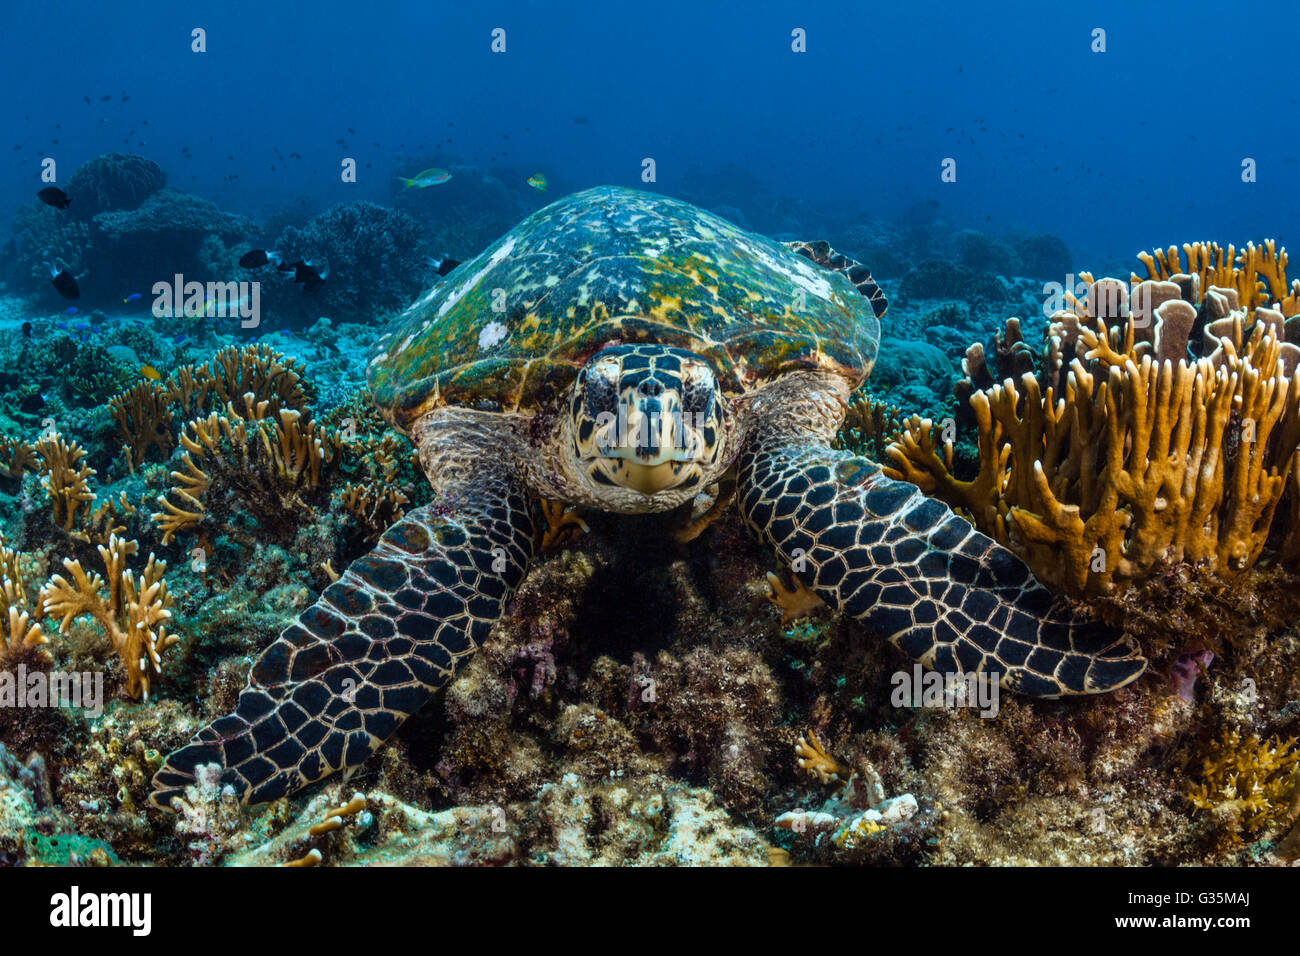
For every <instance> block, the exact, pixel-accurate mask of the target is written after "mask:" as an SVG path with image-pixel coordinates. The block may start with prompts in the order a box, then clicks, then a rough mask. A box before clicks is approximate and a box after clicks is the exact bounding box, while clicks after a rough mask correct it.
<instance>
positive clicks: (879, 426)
mask: <svg viewBox="0 0 1300 956" xmlns="http://www.w3.org/2000/svg"><path fill="white" fill-rule="evenodd" d="M860 395H861V393H858V394H855V395H854V396H853V400H852V401H851V402H850V403H849V407H848V410H847V411H846V412H845V415H844V424H843V425H841V426H840V431H839V434H838V435H836V436H835V447H836V448H847V449H849V450H851V451H855V452H859V453H861V454H866V455H870V456H871V457H872V458H875V459H877V460H879V459H881V458H883V457H884V455H885V449H886V448H887V447H889V443H890V442H892V441H894V440H896V439H897V438H898V435H899V433H900V432H901V431H902V430H903V415H902V412H900V411H899V410H898V409H897V408H896V407H895V406H893V405H886V404H885V403H883V402H875V401H872V400H871V399H869V398H865V397H859V396H860Z"/></svg>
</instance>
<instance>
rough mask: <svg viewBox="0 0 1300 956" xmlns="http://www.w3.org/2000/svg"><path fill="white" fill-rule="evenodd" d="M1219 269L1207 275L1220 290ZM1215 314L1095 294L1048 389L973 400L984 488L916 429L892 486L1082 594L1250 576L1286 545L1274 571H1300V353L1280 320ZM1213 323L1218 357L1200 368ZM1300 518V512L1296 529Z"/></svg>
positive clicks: (1211, 309)
mask: <svg viewBox="0 0 1300 956" xmlns="http://www.w3.org/2000/svg"><path fill="white" fill-rule="evenodd" d="M1266 251H1267V256H1265V257H1262V258H1261V257H1259V256H1255V254H1254V253H1253V252H1252V253H1250V254H1249V255H1248V256H1247V261H1248V262H1251V263H1256V262H1260V263H1263V265H1260V268H1267V267H1268V266H1267V264H1268V263H1271V262H1276V263H1278V265H1277V269H1278V271H1279V273H1280V270H1281V269H1282V267H1283V266H1284V264H1285V253H1284V252H1283V253H1281V254H1280V255H1279V256H1278V257H1277V258H1276V259H1274V258H1272V247H1271V245H1270V246H1269V247H1267V250H1266ZM1160 261H1161V262H1166V261H1167V260H1166V259H1161V260H1160ZM1206 261H1210V260H1206ZM1219 261H1221V260H1218V259H1215V260H1213V261H1212V262H1210V265H1205V270H1206V272H1205V274H1206V275H1208V276H1211V277H1214V276H1218V275H1220V273H1219V272H1216V271H1215V269H1217V268H1218V266H1214V265H1213V262H1219ZM1202 264H1203V265H1204V262H1203V263H1202ZM1182 278H1186V276H1183V277H1182ZM1193 284H1194V283H1193ZM1200 304H1201V308H1200V309H1199V310H1198V309H1196V308H1194V307H1193V306H1192V304H1191V303H1190V302H1189V301H1188V300H1187V296H1186V295H1185V290H1183V289H1182V288H1181V287H1180V286H1179V285H1178V284H1177V283H1174V282H1163V281H1161V282H1155V281H1147V282H1142V283H1140V284H1139V285H1138V286H1137V287H1136V288H1135V289H1134V291H1133V298H1132V308H1131V310H1130V308H1129V305H1130V301H1129V298H1128V290H1127V288H1126V287H1125V285H1124V284H1123V283H1121V282H1118V281H1117V280H1113V279H1101V280H1097V281H1096V282H1091V283H1090V284H1089V295H1088V299H1087V301H1086V302H1082V303H1076V309H1075V310H1074V311H1063V312H1060V313H1058V314H1057V315H1056V316H1054V317H1053V321H1052V325H1051V329H1050V334H1049V345H1048V348H1047V350H1046V352H1047V355H1046V358H1047V362H1046V368H1045V369H1044V372H1043V378H1044V379H1045V380H1046V382H1047V385H1046V387H1044V385H1043V383H1042V382H1040V380H1039V379H1038V378H1036V377H1035V376H1034V375H1033V374H1028V373H1026V374H1024V375H1022V376H1021V378H1020V381H1019V383H1017V382H1015V381H1014V380H1012V379H1010V378H1008V379H1006V380H1005V381H1004V382H1003V383H1002V384H1000V385H991V386H989V387H986V388H982V389H978V390H975V391H973V393H972V394H971V398H970V404H971V407H972V409H973V412H974V416H975V421H976V428H977V430H978V435H979V438H978V441H979V452H980V463H979V472H978V474H977V475H976V476H975V477H974V478H973V479H971V480H960V479H958V478H957V477H956V476H954V474H953V449H952V443H951V442H947V443H946V444H945V445H944V446H943V448H942V454H941V453H940V446H938V445H937V444H936V442H935V440H934V436H933V434H932V425H931V423H929V422H928V421H926V422H923V421H918V420H913V421H912V422H910V423H909V425H908V428H907V430H906V431H905V433H904V434H903V435H902V436H901V437H900V438H899V440H898V441H896V442H895V443H894V444H893V445H891V446H890V448H889V449H888V452H887V454H888V457H889V459H890V462H891V465H892V467H890V468H888V469H887V472H888V473H890V474H891V475H892V476H893V477H897V478H903V479H905V480H908V481H912V482H914V483H916V484H918V485H919V486H920V487H921V488H922V489H924V490H926V491H927V492H931V493H934V494H936V495H938V496H939V497H941V498H943V499H944V500H946V501H948V502H949V503H950V504H952V505H954V506H957V507H963V508H965V509H966V510H967V511H968V512H969V513H970V515H971V516H972V519H973V520H974V522H975V524H976V525H977V527H979V528H980V530H981V531H984V532H985V533H986V534H989V535H991V536H992V537H994V538H996V539H998V540H999V541H1002V542H1003V543H1007V544H1009V545H1010V546H1012V547H1013V548H1015V549H1016V550H1017V551H1018V552H1019V553H1020V554H1021V556H1022V557H1024V558H1025V560H1026V561H1027V562H1028V563H1029V565H1030V566H1031V567H1032V568H1033V570H1034V572H1035V573H1036V574H1037V575H1038V576H1039V577H1040V578H1042V579H1043V580H1045V581H1047V582H1049V583H1052V584H1055V585H1057V586H1059V587H1062V588H1064V589H1066V590H1068V591H1070V592H1072V593H1076V594H1078V593H1084V592H1096V591H1104V590H1107V589H1109V588H1110V587H1111V586H1112V585H1114V584H1117V583H1118V584H1127V583H1129V582H1132V581H1134V580H1138V579H1140V578H1142V577H1145V576H1146V575H1148V574H1149V573H1151V571H1152V570H1153V569H1154V568H1156V567H1158V566H1159V565H1161V564H1162V563H1165V562H1178V561H1188V562H1192V563H1197V564H1201V565H1203V566H1208V567H1211V568H1215V569H1217V570H1220V571H1224V572H1236V571H1240V570H1242V569H1244V568H1247V567H1250V566H1252V565H1254V564H1255V563H1256V562H1257V561H1259V560H1260V558H1261V556H1262V555H1263V554H1264V551H1265V548H1266V546H1267V545H1268V544H1269V541H1270V534H1271V533H1273V534H1274V535H1275V537H1274V539H1273V540H1274V550H1273V552H1272V557H1273V558H1274V559H1277V560H1282V559H1287V560H1293V559H1294V558H1295V557H1296V552H1297V551H1300V546H1298V545H1297V543H1296V529H1295V526H1294V524H1289V525H1286V526H1285V527H1277V528H1275V527H1274V516H1275V514H1276V513H1277V512H1278V509H1279V505H1280V504H1281V503H1282V502H1283V499H1284V496H1285V493H1286V489H1287V487H1288V482H1290V483H1291V485H1292V486H1295V484H1296V482H1297V481H1300V479H1298V478H1297V477H1296V467H1297V457H1298V456H1297V455H1296V449H1297V445H1300V371H1297V366H1300V349H1298V348H1297V347H1296V346H1294V345H1292V344H1290V343H1285V342H1283V341H1281V337H1282V335H1283V334H1284V325H1283V323H1284V319H1283V316H1282V315H1281V314H1280V313H1279V312H1277V311H1276V310H1272V309H1268V308H1265V307H1264V306H1262V305H1261V306H1258V307H1256V308H1255V309H1254V311H1253V312H1247V310H1245V309H1243V308H1242V307H1241V306H1240V304H1239V299H1238V293H1237V290H1236V289H1235V288H1217V287H1211V288H1210V289H1207V290H1205V291H1204V293H1203V294H1202V296H1201V300H1200ZM1198 322H1200V323H1202V325H1203V330H1202V337H1203V340H1204V344H1203V345H1201V346H1200V350H1201V351H1203V352H1206V353H1209V354H1207V355H1206V357H1202V358H1199V359H1196V360H1195V361H1190V360H1188V359H1187V358H1185V356H1186V353H1187V349H1188V345H1189V341H1190V342H1191V344H1192V345H1193V347H1194V348H1195V347H1196V346H1197V343H1196V342H1195V341H1194V336H1193V334H1192V333H1193V332H1194V330H1195V327H1196V325H1197V323H1198ZM1067 363H1068V364H1067ZM1295 509H1296V503H1295V501H1294V496H1292V499H1291V501H1290V504H1289V506H1288V507H1287V508H1285V509H1283V512H1282V513H1283V514H1285V515H1287V516H1288V518H1293V517H1294V512H1295ZM1279 540H1280V541H1281V545H1280V546H1279V545H1278V543H1277V542H1278V541H1279Z"/></svg>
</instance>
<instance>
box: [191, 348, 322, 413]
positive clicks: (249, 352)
mask: <svg viewBox="0 0 1300 956" xmlns="http://www.w3.org/2000/svg"><path fill="white" fill-rule="evenodd" d="M167 390H168V397H169V399H170V401H172V402H174V403H175V404H176V405H179V406H180V409H181V413H182V414H183V415H186V416H189V415H202V414H203V413H205V412H209V411H214V410H216V411H219V410H220V409H223V408H225V407H226V406H227V405H229V404H231V403H232V402H233V403H239V402H242V401H243V399H244V396H245V395H251V396H252V399H253V404H254V405H259V404H261V403H262V402H266V403H267V408H268V409H269V410H270V411H271V413H272V414H277V415H278V414H279V412H280V410H281V409H282V408H291V409H298V410H302V409H303V408H305V407H306V405H307V393H306V391H305V390H304V389H303V383H302V370H301V368H300V367H299V366H298V364H297V363H296V362H295V361H294V360H293V359H291V358H285V357H284V356H282V355H280V354H279V353H278V352H276V351H275V350H273V349H272V348H271V347H270V346H267V345H247V346H245V347H243V348H239V347H238V346H233V345H232V346H230V347H228V348H224V349H222V350H221V351H219V352H218V353H217V354H216V355H214V356H213V357H212V360H211V361H210V362H208V363H206V364H203V365H186V366H182V367H181V368H179V369H177V370H176V372H175V373H174V374H173V375H172V377H171V378H170V379H169V380H168V384H167Z"/></svg>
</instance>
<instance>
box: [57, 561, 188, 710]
mask: <svg viewBox="0 0 1300 956" xmlns="http://www.w3.org/2000/svg"><path fill="white" fill-rule="evenodd" d="M138 550H139V544H137V543H136V542H135V541H126V540H123V539H122V538H119V537H118V536H117V535H113V536H112V537H111V538H109V542H108V545H107V546H105V545H100V546H99V555H100V557H101V558H102V559H103V561H104V569H105V573H106V574H107V575H108V595H107V596H105V595H104V594H103V593H102V592H103V588H104V583H105V581H104V578H103V577H101V576H100V575H99V574H94V575H91V576H87V575H86V572H85V571H84V570H83V569H82V567H81V563H80V562H78V561H73V560H71V559H64V562H63V567H64V568H65V569H66V570H67V572H68V574H69V575H70V576H71V578H72V580H71V581H69V580H68V579H67V578H65V577H63V576H62V575H60V574H56V575H54V576H53V577H51V578H50V580H49V582H48V583H47V584H46V585H45V587H44V588H43V589H42V590H41V598H40V600H41V607H42V610H43V611H44V613H45V614H48V615H51V616H53V617H61V618H62V621H60V622H59V633H61V634H66V633H68V628H69V626H70V625H71V623H72V620H73V618H75V617H78V616H80V615H82V614H88V615H90V616H91V617H93V618H94V619H95V621H96V622H97V623H98V624H99V626H100V627H102V628H103V629H104V633H105V635H107V637H108V639H109V642H110V643H111V644H112V646H113V649H114V650H115V651H117V654H118V656H119V657H120V658H121V660H122V666H123V668H124V669H125V671H126V693H127V695H128V696H130V697H133V698H137V699H140V698H147V697H148V696H149V688H150V686H151V684H152V682H153V680H154V679H155V678H157V677H159V676H160V675H161V672H162V652H163V651H165V650H166V649H167V648H169V647H171V646H172V645H173V644H175V643H176V642H177V641H178V640H179V638H177V637H176V636H175V635H174V634H168V633H167V630H166V626H165V625H166V622H167V621H168V620H170V618H171V616H172V612H171V611H170V610H169V608H170V607H171V603H172V598H171V595H170V594H168V593H167V583H166V582H165V581H164V580H163V572H164V571H166V570H167V562H165V561H156V560H155V559H154V556H153V555H152V554H151V555H149V560H148V562H147V563H146V564H145V567H144V571H143V572H142V573H141V574H140V576H139V577H138V578H137V577H136V576H135V574H134V573H133V572H132V571H131V570H130V569H129V568H127V566H126V559H127V558H128V557H130V556H132V555H134V554H135V553H136V552H137V551H138Z"/></svg>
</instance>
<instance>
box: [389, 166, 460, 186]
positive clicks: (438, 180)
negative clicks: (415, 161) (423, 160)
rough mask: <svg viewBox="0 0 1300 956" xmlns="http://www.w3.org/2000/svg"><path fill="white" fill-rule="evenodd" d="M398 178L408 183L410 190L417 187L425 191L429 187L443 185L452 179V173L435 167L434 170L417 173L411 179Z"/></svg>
mask: <svg viewBox="0 0 1300 956" xmlns="http://www.w3.org/2000/svg"><path fill="white" fill-rule="evenodd" d="M397 178H398V179H399V180H401V181H402V182H404V183H406V188H407V189H410V188H411V187H412V186H415V187H416V188H417V189H425V188H427V187H429V186H440V185H442V184H443V183H445V182H446V181H447V180H449V179H451V173H449V172H447V170H445V169H439V168H438V167H436V166H435V167H434V168H433V169H426V170H424V171H423V172H419V173H416V174H415V175H414V176H412V177H411V178H410V179H407V178H406V177H405V176H398V177H397Z"/></svg>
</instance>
